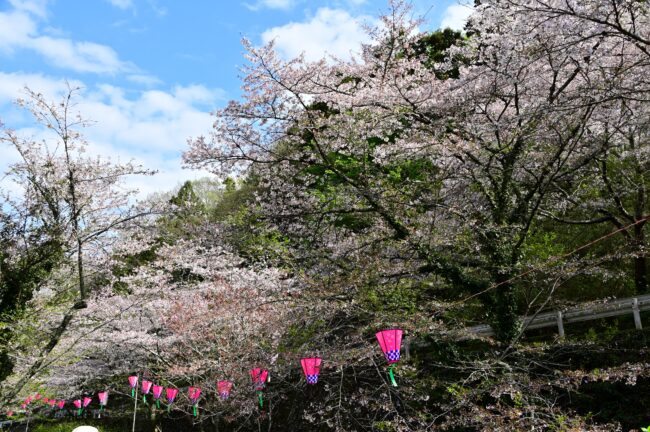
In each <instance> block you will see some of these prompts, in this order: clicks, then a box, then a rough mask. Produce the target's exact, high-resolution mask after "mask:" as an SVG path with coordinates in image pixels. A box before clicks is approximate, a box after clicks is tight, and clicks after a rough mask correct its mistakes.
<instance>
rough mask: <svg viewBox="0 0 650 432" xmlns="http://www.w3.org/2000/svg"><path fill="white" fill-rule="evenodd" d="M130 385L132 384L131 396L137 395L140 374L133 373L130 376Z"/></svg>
mask: <svg viewBox="0 0 650 432" xmlns="http://www.w3.org/2000/svg"><path fill="white" fill-rule="evenodd" d="M129 386H131V397H133V398H134V397H135V389H136V388H137V387H138V376H137V375H131V376H130V377H129Z"/></svg>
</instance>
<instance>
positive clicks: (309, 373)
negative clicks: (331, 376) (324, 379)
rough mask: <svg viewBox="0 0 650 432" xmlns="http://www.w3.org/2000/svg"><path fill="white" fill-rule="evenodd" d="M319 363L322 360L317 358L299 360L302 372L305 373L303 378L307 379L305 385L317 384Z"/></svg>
mask: <svg viewBox="0 0 650 432" xmlns="http://www.w3.org/2000/svg"><path fill="white" fill-rule="evenodd" d="M321 362H322V359H321V358H319V357H310V358H304V359H301V360H300V364H301V365H302V371H303V372H304V373H305V378H306V379H307V384H316V383H317V382H318V375H319V374H320V365H321Z"/></svg>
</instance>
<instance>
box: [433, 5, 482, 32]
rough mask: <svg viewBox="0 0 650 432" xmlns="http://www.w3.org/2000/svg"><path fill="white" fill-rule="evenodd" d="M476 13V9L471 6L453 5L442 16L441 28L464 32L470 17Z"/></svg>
mask: <svg viewBox="0 0 650 432" xmlns="http://www.w3.org/2000/svg"><path fill="white" fill-rule="evenodd" d="M472 12H474V9H473V8H472V7H471V6H469V5H464V4H453V5H450V6H449V7H448V8H447V9H445V12H444V13H443V15H442V21H441V22H440V28H447V27H449V28H450V29H453V30H463V28H464V27H465V23H466V22H467V19H468V18H469V16H470V15H471V14H472Z"/></svg>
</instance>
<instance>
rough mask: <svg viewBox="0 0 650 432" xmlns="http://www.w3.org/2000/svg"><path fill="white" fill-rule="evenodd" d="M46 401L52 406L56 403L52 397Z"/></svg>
mask: <svg viewBox="0 0 650 432" xmlns="http://www.w3.org/2000/svg"><path fill="white" fill-rule="evenodd" d="M47 403H48V405H50V406H51V407H54V405H56V401H55V400H54V399H50V400H49V401H47Z"/></svg>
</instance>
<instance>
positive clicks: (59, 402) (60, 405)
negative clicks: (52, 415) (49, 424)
mask: <svg viewBox="0 0 650 432" xmlns="http://www.w3.org/2000/svg"><path fill="white" fill-rule="evenodd" d="M56 406H57V407H59V409H63V407H64V406H65V401H64V400H60V401H58V402H57V403H56Z"/></svg>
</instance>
